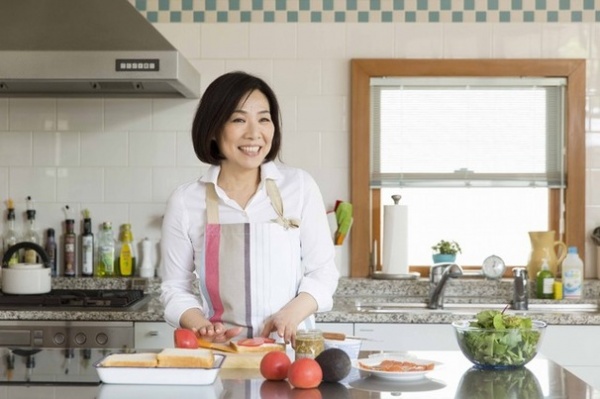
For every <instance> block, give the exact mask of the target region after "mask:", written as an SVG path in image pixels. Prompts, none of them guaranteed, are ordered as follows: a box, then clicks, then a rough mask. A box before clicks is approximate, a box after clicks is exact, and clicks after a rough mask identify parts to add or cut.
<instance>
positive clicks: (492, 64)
mask: <svg viewBox="0 0 600 399" xmlns="http://www.w3.org/2000/svg"><path fill="white" fill-rule="evenodd" d="M585 75H586V61H585V59H548V60H544V59H518V60H512V59H498V60H494V59H452V60H434V59H353V60H351V128H350V134H351V138H350V146H351V149H350V152H351V159H352V162H351V201H352V203H353V208H354V215H353V217H354V222H353V227H352V234H351V257H350V260H351V262H350V273H349V274H350V277H368V276H369V275H370V274H371V271H372V269H371V266H372V265H371V252H372V250H373V249H372V247H371V246H372V243H373V241H374V240H377V242H381V239H380V238H381V237H379V235H380V231H381V222H380V221H381V214H382V208H381V195H380V190H379V189H371V188H370V79H371V78H372V77H383V76H393V77H402V76H415V77H416V76H428V77H436V76H466V77H468V76H473V77H481V76H488V77H507V76H508V77H510V76H532V77H564V78H566V80H567V87H566V96H565V98H566V104H565V106H566V113H565V116H566V118H565V129H566V131H565V145H566V149H567V154H566V171H567V188H566V189H565V190H564V207H565V210H564V211H565V223H564V237H562V240H563V241H564V242H565V243H566V244H567V245H574V246H577V247H578V248H579V251H580V256H581V257H583V258H584V259H585ZM560 195H561V190H559V189H551V190H550V194H549V197H550V198H549V213H550V214H549V215H548V216H549V226H548V228H549V229H550V230H555V231H556V232H558V231H559V228H558V226H559V223H560V221H559V217H558V215H559V209H560V206H561V201H560V199H561V198H560ZM557 239H558V236H557ZM380 255H381V254H380V253H379V249H378V253H377V256H376V257H375V259H381V256H380ZM377 266H378V265H376V267H377ZM509 266H524V265H509ZM427 270H428V267H426V266H419V265H411V271H420V272H421V275H427ZM509 271H510V269H509V270H507V272H509Z"/></svg>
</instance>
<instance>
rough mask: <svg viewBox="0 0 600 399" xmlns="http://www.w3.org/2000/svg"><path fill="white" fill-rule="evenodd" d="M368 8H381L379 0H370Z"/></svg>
mask: <svg viewBox="0 0 600 399" xmlns="http://www.w3.org/2000/svg"><path fill="white" fill-rule="evenodd" d="M369 10H381V1H380V0H370V2H369Z"/></svg>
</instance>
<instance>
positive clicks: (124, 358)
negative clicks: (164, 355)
mask: <svg viewBox="0 0 600 399" xmlns="http://www.w3.org/2000/svg"><path fill="white" fill-rule="evenodd" d="M157 364H158V360H157V358H156V353H145V352H143V353H113V354H111V355H108V356H107V357H106V358H105V359H104V360H103V361H102V366H104V367H156V365H157Z"/></svg>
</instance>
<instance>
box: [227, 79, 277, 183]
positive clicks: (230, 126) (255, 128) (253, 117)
mask: <svg viewBox="0 0 600 399" xmlns="http://www.w3.org/2000/svg"><path fill="white" fill-rule="evenodd" d="M274 132H275V126H274V125H273V121H272V119H271V110H270V108H269V101H268V100H267V97H266V96H265V95H264V94H263V93H262V92H260V91H258V90H255V91H253V92H252V93H250V94H249V95H248V96H245V97H243V98H242V100H241V101H240V103H239V104H238V106H237V108H236V110H235V111H234V112H233V114H232V115H231V116H230V117H229V120H228V121H227V122H226V123H225V126H224V127H223V133H222V134H221V137H220V139H219V143H218V144H219V149H220V150H221V153H222V154H223V156H224V157H225V159H224V160H223V161H222V162H221V167H222V168H227V169H228V170H231V171H234V172H235V171H240V172H241V171H247V170H248V169H257V168H259V167H260V165H261V164H262V163H263V160H264V159H265V157H266V156H267V154H268V153H269V151H270V150H271V143H272V141H273V134H274Z"/></svg>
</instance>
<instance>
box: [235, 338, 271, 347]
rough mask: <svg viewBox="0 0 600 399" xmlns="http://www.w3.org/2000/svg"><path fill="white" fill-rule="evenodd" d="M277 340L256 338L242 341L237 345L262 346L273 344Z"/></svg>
mask: <svg viewBox="0 0 600 399" xmlns="http://www.w3.org/2000/svg"><path fill="white" fill-rule="evenodd" d="M273 343H275V340H274V339H273V338H264V337H254V338H246V339H240V340H239V341H238V342H237V344H238V345H241V346H261V345H262V344H273Z"/></svg>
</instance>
